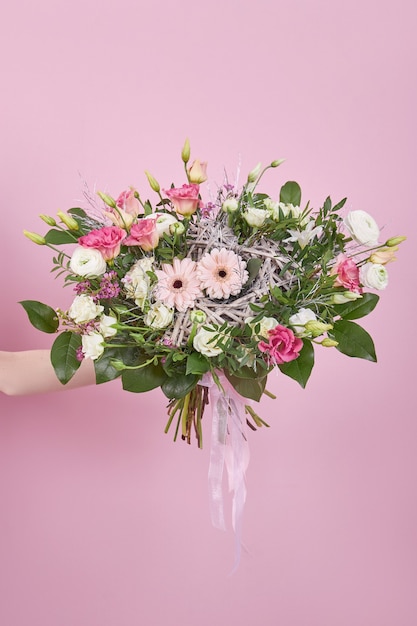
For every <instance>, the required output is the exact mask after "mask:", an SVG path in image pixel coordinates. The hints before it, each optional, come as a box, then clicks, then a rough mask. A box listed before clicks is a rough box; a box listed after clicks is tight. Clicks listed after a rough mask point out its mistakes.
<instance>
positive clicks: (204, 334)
mask: <svg viewBox="0 0 417 626" xmlns="http://www.w3.org/2000/svg"><path fill="white" fill-rule="evenodd" d="M213 339H214V341H213ZM216 339H219V334H218V332H217V331H216V330H215V329H214V328H213V330H206V329H205V328H200V330H198V331H197V333H196V335H195V337H194V339H193V346H194V349H195V350H197V352H201V354H204V356H209V357H210V356H217V355H218V354H221V353H222V352H223V350H222V348H220V347H218V346H216V343H217V341H216ZM209 342H211V343H209Z"/></svg>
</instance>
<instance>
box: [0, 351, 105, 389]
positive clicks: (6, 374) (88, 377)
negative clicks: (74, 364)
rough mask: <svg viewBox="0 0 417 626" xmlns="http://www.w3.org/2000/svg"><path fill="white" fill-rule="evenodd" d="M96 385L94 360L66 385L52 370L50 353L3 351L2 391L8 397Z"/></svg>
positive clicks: (83, 365) (0, 357)
mask: <svg viewBox="0 0 417 626" xmlns="http://www.w3.org/2000/svg"><path fill="white" fill-rule="evenodd" d="M94 383H95V374H94V364H93V362H92V361H91V360H90V359H86V360H84V361H83V362H82V363H81V366H80V368H79V370H78V371H77V372H76V374H75V375H74V376H73V378H72V379H71V380H70V381H69V383H67V384H66V385H62V384H61V383H60V382H59V380H58V378H57V377H56V374H55V371H54V368H53V367H52V364H51V361H50V357H49V350H26V351H24V352H1V351H0V392H2V393H5V394H7V395H10V396H21V395H30V394H34V393H46V392H48V391H61V390H65V389H70V388H74V387H82V386H84V385H93V384H94Z"/></svg>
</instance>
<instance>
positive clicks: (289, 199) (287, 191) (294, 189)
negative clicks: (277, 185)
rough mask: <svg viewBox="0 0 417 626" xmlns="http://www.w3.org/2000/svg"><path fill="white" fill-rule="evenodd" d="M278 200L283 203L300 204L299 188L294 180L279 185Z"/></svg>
mask: <svg viewBox="0 0 417 626" xmlns="http://www.w3.org/2000/svg"><path fill="white" fill-rule="evenodd" d="M279 201H280V202H283V203H284V204H293V205H294V206H300V205H301V188H300V185H299V184H298V183H296V182H295V181H292V180H289V181H288V182H286V183H285V185H283V186H282V187H281V191H280V194H279Z"/></svg>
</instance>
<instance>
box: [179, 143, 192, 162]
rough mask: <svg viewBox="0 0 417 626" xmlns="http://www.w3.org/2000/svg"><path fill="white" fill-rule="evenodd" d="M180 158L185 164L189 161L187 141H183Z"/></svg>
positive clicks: (188, 144)
mask: <svg viewBox="0 0 417 626" xmlns="http://www.w3.org/2000/svg"><path fill="white" fill-rule="evenodd" d="M181 158H182V160H183V161H184V163H185V164H187V163H188V161H189V160H190V141H189V139H186V140H185V143H184V147H183V149H182V152H181Z"/></svg>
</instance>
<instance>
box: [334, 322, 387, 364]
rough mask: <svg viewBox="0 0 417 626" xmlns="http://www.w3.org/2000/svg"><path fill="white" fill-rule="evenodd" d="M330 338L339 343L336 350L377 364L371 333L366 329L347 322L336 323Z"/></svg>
mask: <svg viewBox="0 0 417 626" xmlns="http://www.w3.org/2000/svg"><path fill="white" fill-rule="evenodd" d="M329 336H330V337H332V339H335V341H337V342H338V345H337V346H336V348H337V349H338V350H339V352H342V353H343V354H346V355H347V356H352V357H357V358H359V359H366V360H367V361H373V362H376V360H377V359H376V354H375V346H374V342H373V341H372V338H371V336H370V335H369V333H367V332H366V330H365V329H364V328H362V327H361V326H359V324H356V323H355V322H350V321H347V320H338V321H337V322H335V323H334V326H333V330H332V331H331V333H330V332H329Z"/></svg>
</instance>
